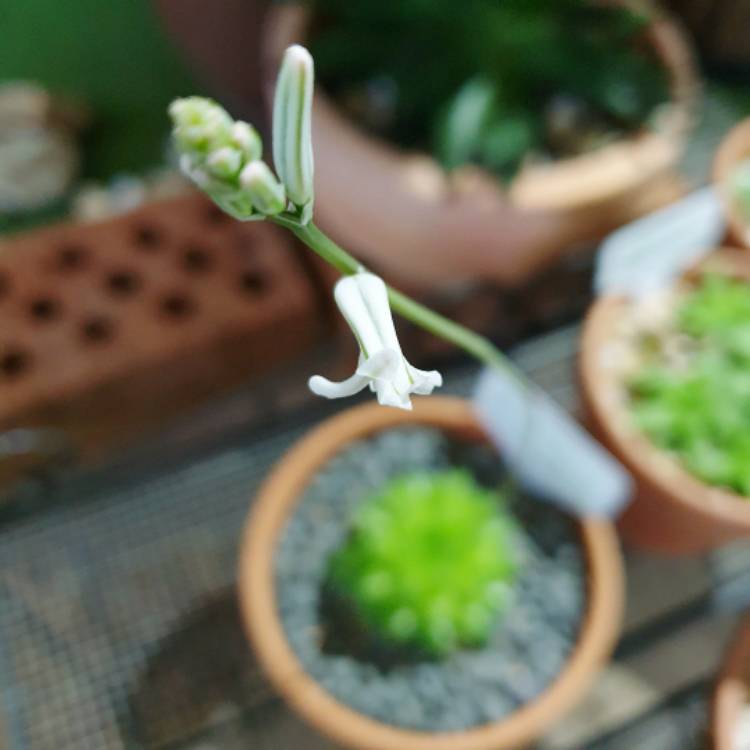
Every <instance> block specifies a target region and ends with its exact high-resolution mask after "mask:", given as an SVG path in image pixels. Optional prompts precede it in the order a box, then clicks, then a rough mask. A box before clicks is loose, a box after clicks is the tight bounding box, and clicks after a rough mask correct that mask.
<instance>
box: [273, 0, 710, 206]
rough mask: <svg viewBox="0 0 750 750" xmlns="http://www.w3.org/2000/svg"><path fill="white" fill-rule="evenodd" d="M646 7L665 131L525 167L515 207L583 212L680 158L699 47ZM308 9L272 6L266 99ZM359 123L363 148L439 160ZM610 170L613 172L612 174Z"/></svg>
mask: <svg viewBox="0 0 750 750" xmlns="http://www.w3.org/2000/svg"><path fill="white" fill-rule="evenodd" d="M615 1H616V2H618V3H620V4H623V5H633V6H636V7H639V6H641V5H642V3H641V2H639V1H638V0H615ZM648 4H649V6H650V8H651V10H652V12H653V17H652V18H651V19H650V20H649V23H648V24H647V27H646V33H647V35H648V38H649V40H650V42H651V44H652V46H653V47H654V48H655V49H656V52H657V55H658V57H659V59H660V61H661V63H662V64H663V66H664V68H665V69H666V70H667V72H668V74H669V94H670V95H669V99H668V100H667V101H666V102H665V105H666V106H669V107H670V108H671V111H670V113H669V114H670V117H669V118H668V119H669V124H668V127H665V128H664V130H663V131H657V130H653V129H650V128H648V127H644V128H643V130H642V131H640V132H636V133H634V134H631V135H629V136H627V137H624V138H619V139H617V140H616V141H614V142H613V143H611V144H609V145H607V146H603V147H602V148H600V149H597V150H595V151H593V152H590V153H584V154H580V155H576V156H570V157H565V158H562V159H558V160H555V161H553V162H552V163H551V164H539V165H533V166H529V167H527V168H526V169H523V170H521V171H520V172H518V173H517V174H516V176H515V177H514V178H513V180H511V182H510V184H509V185H508V187H507V196H508V197H509V198H510V200H511V202H512V204H513V205H514V206H515V207H516V208H517V209H518V210H520V211H526V210H528V211H561V210H562V211H568V210H569V211H578V210H584V211H585V210H588V209H591V208H594V207H597V206H600V205H606V204H608V203H609V202H610V201H612V200H617V199H620V198H622V197H624V196H625V195H628V194H630V193H631V192H633V191H637V190H639V189H640V188H641V187H642V186H643V185H645V184H646V183H647V182H648V181H649V180H650V179H651V178H653V177H655V176H657V175H658V174H660V173H661V172H663V171H664V170H665V169H667V168H668V167H669V166H670V165H672V164H674V163H675V162H676V160H677V159H678V158H679V153H681V151H682V149H683V148H684V145H685V143H686V141H687V137H688V135H689V133H690V131H691V130H692V128H693V126H694V123H695V111H696V108H697V105H698V102H699V99H700V92H701V89H702V84H701V82H700V79H699V76H698V68H697V63H696V55H695V52H694V50H693V47H692V46H691V44H690V42H689V38H688V35H687V33H686V32H685V31H684V30H683V26H682V24H681V22H680V21H678V20H677V19H676V18H675V17H674V16H672V15H671V14H669V13H667V12H666V11H664V10H663V9H662V8H661V7H659V6H658V5H657V4H656V3H654V2H653V1H652V0H648ZM308 12H309V11H308V10H307V7H306V6H305V5H304V4H303V3H302V2H300V0H290V1H289V2H285V3H280V4H275V5H273V6H271V7H270V8H269V10H268V14H267V17H266V19H265V27H266V33H265V34H264V35H263V38H262V44H263V47H264V50H263V58H264V61H265V63H264V70H265V77H266V84H267V85H266V87H265V88H266V92H267V99H268V102H270V101H271V99H272V97H271V93H272V91H273V81H274V80H275V71H276V66H277V64H278V60H279V59H280V57H281V52H282V50H283V47H285V46H286V45H287V44H288V43H290V42H292V41H295V40H296V41H302V40H303V39H304V36H305V34H302V33H297V32H298V31H299V30H301V29H304V27H305V24H306V18H307V14H308ZM269 40H270V41H269ZM316 101H317V102H318V106H321V107H324V108H325V109H326V110H327V116H328V118H329V119H330V121H331V123H332V124H334V125H336V126H337V127H339V128H341V127H343V126H344V122H348V118H347V117H346V116H345V115H344V114H343V113H342V112H341V111H340V109H339V107H338V106H337V105H336V104H335V103H334V102H333V101H331V100H330V99H329V98H328V96H327V94H326V93H325V92H322V93H321V92H316ZM313 114H314V113H313ZM354 128H355V130H356V132H357V134H358V137H359V139H360V141H361V143H362V145H363V146H364V144H367V143H377V144H379V145H380V147H381V148H382V149H383V150H384V151H385V152H387V153H388V154H389V155H390V156H400V157H401V158H402V160H403V161H404V163H405V165H406V164H407V163H408V160H409V159H410V157H416V158H420V159H427V160H429V161H430V162H432V163H434V164H435V165H437V162H436V161H435V159H434V157H432V156H431V155H430V154H429V153H428V152H425V151H416V152H412V151H405V150H402V149H401V148H399V147H398V146H396V145H395V144H393V143H391V142H389V141H386V140H383V139H379V138H376V137H374V136H371V135H370V134H368V133H365V132H364V131H363V129H362V128H361V127H360V126H359V124H356V125H355V126H354ZM472 169H476V170H478V171H479V172H480V173H482V174H484V175H486V176H489V177H490V178H491V179H492V180H493V181H495V182H496V183H497V184H498V186H499V184H500V183H499V182H497V178H496V177H495V176H494V175H493V174H492V173H491V172H489V171H487V170H484V169H482V168H474V167H472ZM581 170H585V171H584V174H585V173H586V172H588V173H589V174H588V176H587V179H586V180H585V182H587V183H588V182H591V186H590V187H588V188H587V187H586V186H585V185H584V186H581V184H580V183H581V180H580V177H579V175H580V173H581ZM441 171H442V169H441ZM460 171H461V170H457V172H460ZM613 173H614V174H615V175H616V177H614V178H613ZM555 181H556V182H558V185H556V186H555V187H554V189H553V190H552V192H550V191H549V186H550V184H551V183H552V182H555ZM576 183H577V185H576ZM402 189H403V188H402Z"/></svg>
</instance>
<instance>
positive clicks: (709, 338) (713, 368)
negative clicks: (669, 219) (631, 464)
mask: <svg viewBox="0 0 750 750" xmlns="http://www.w3.org/2000/svg"><path fill="white" fill-rule="evenodd" d="M677 326H678V331H679V332H680V333H681V334H682V335H683V336H685V337H687V338H686V340H685V341H684V342H683V348H684V349H685V351H686V352H687V364H685V363H684V362H680V363H678V364H674V363H670V362H668V361H667V358H666V357H665V355H664V354H663V352H662V353H659V352H657V353H656V354H655V357H654V361H653V362H652V363H651V364H649V365H648V366H647V367H646V368H645V369H644V370H643V371H642V372H641V373H640V374H639V375H638V376H637V377H636V378H635V379H634V380H633V382H632V383H631V388H630V390H631V395H632V405H633V410H634V414H635V419H636V422H637V424H638V425H639V427H640V428H641V429H642V430H643V431H644V432H645V433H646V434H647V435H648V436H649V437H650V438H651V439H652V440H653V441H654V443H656V444H657V445H659V446H660V447H662V448H664V449H666V450H668V451H671V452H673V453H674V454H675V455H676V456H677V458H678V459H679V460H680V461H681V462H682V464H683V465H684V466H685V467H686V468H687V469H688V470H689V471H690V472H692V473H693V474H695V475H696V476H697V477H699V478H700V479H702V480H703V481H705V482H707V483H708V484H711V485H715V486H719V487H725V488H728V489H731V490H733V491H735V492H737V493H739V494H742V495H750V285H748V284H747V283H745V282H741V281H736V280H733V279H729V278H726V277H722V276H717V275H709V276H706V277H704V278H703V279H702V281H701V283H700V284H699V286H698V288H697V289H696V290H695V292H693V293H692V294H691V295H690V296H689V297H688V298H687V299H686V300H685V302H684V303H683V304H682V306H681V307H680V308H679V310H678V311H677Z"/></svg>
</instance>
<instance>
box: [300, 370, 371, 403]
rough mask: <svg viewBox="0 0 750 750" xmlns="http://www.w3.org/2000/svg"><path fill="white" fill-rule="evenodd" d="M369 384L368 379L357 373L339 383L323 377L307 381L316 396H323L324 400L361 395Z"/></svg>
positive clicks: (314, 376) (319, 376)
mask: <svg viewBox="0 0 750 750" xmlns="http://www.w3.org/2000/svg"><path fill="white" fill-rule="evenodd" d="M369 382H370V381H369V380H368V378H366V377H364V376H362V375H360V374H359V373H356V372H355V373H354V375H352V376H351V377H350V378H347V379H346V380H342V381H341V382H339V383H336V382H334V381H333V380H328V378H324V377H323V376H322V375H313V376H312V377H311V378H310V379H309V380H308V381H307V387H308V388H309V389H310V390H311V391H312V392H313V393H314V394H315V395H316V396H322V397H323V398H346V397H347V396H353V395H354V394H355V393H359V392H360V391H361V390H362V389H363V388H365V387H367V384H368V383H369Z"/></svg>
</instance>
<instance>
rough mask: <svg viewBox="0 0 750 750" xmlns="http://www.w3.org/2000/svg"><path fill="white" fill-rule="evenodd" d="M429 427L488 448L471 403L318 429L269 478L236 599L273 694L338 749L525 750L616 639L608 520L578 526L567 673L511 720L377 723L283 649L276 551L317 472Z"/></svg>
mask: <svg viewBox="0 0 750 750" xmlns="http://www.w3.org/2000/svg"><path fill="white" fill-rule="evenodd" d="M409 424H418V425H427V426H433V427H436V428H438V429H441V430H444V431H446V432H448V433H451V434H454V435H456V436H459V437H464V438H468V439H471V440H476V439H480V440H482V439H486V438H485V436H484V432H483V431H482V429H481V427H480V426H479V424H478V422H477V421H476V418H475V416H474V413H473V411H472V408H471V406H470V404H469V402H467V401H465V400H463V399H458V398H449V397H434V396H433V397H429V398H421V399H415V409H414V411H413V412H404V411H401V410H396V409H388V408H384V407H381V406H378V405H377V404H375V403H370V404H366V405H362V406H357V407H354V408H352V409H349V410H347V411H345V412H344V413H342V414H340V415H338V416H335V417H333V418H331V419H329V420H327V421H325V422H324V423H323V424H321V425H320V426H318V427H317V428H316V429H315V430H313V431H312V432H311V433H310V434H308V435H307V436H306V437H305V438H303V439H302V440H300V441H299V442H298V443H297V444H296V445H295V446H294V447H293V448H292V449H291V451H290V452H289V453H288V454H287V455H286V456H285V457H284V458H283V459H282V461H281V462H280V463H279V464H278V465H277V467H276V468H275V469H274V471H273V472H272V474H271V475H270V476H269V477H268V479H267V480H266V482H265V483H264V485H263V486H262V487H261V489H260V492H259V494H258V496H257V499H256V501H255V505H254V507H253V509H252V512H251V514H250V517H249V519H248V522H247V525H246V527H245V530H244V535H243V539H242V547H241V553H240V561H239V596H240V605H241V610H242V613H243V619H244V622H245V627H246V630H247V633H248V635H249V637H250V640H251V642H252V644H253V646H254V649H255V652H256V655H257V658H258V661H259V663H260V665H261V667H262V668H263V670H264V671H265V673H266V675H267V676H268V677H269V679H270V681H271V682H272V684H273V685H274V686H275V688H276V689H277V690H278V691H279V693H281V695H282V696H283V697H284V698H285V699H286V700H287V702H288V703H289V704H291V705H292V706H293V707H294V708H295V709H296V711H298V712H299V713H300V714H301V715H302V716H303V717H304V718H305V720H306V721H307V722H308V723H310V724H311V725H313V726H314V727H316V728H317V729H318V730H319V731H320V732H321V733H322V734H324V735H326V736H327V737H329V738H330V739H332V740H333V741H334V742H337V743H340V744H342V745H344V746H346V747H351V748H357V750H486V749H487V748H493V749H495V750H497V749H499V748H516V747H521V746H524V745H526V744H527V743H528V742H530V741H531V740H532V739H533V738H534V737H536V736H537V735H538V734H539V733H541V732H542V731H543V730H544V728H545V727H547V726H548V725H549V724H550V723H552V722H553V721H554V720H555V719H557V718H558V717H559V716H561V715H562V714H563V713H564V712H565V711H566V710H568V709H569V708H570V707H571V706H572V705H573V704H574V703H575V702H576V700H577V699H578V698H579V697H580V696H581V695H582V694H583V693H584V691H585V690H586V688H588V686H589V684H590V682H591V681H592V679H593V677H594V675H595V673H596V671H597V668H598V667H599V666H601V665H602V664H603V663H604V662H605V660H606V658H607V656H608V655H609V653H610V652H611V650H612V648H613V645H614V643H615V640H616V638H617V635H618V631H619V625H620V621H621V618H622V612H623V602H624V574H623V569H622V559H621V556H620V552H619V545H618V542H617V537H616V535H615V532H614V530H613V527H612V525H611V524H610V523H609V522H608V521H603V520H592V519H584V520H580V521H578V525H579V530H580V534H581V542H582V544H583V546H584V548H585V552H586V558H587V568H588V572H589V573H588V582H587V586H588V607H587V612H586V615H585V617H584V620H583V623H582V625H581V629H580V632H579V636H578V641H577V643H576V646H575V647H574V649H573V652H572V653H571V655H570V657H569V659H568V661H567V662H566V664H565V667H564V668H563V669H562V671H561V672H560V673H559V675H558V676H557V678H556V679H555V680H554V682H553V683H552V684H551V685H550V686H548V687H547V688H546V689H545V690H544V691H543V692H542V693H541V694H540V696H538V697H537V698H536V699H535V700H534V701H532V702H531V703H529V704H527V705H526V706H524V707H522V708H521V709H519V710H517V711H516V712H514V713H513V714H511V715H510V717H509V718H507V719H506V720H503V721H500V722H497V723H493V724H487V725H483V726H481V727H478V728H476V729H471V730H467V731H463V732H446V733H430V732H418V731H411V730H405V729H399V728H396V727H392V726H388V725H386V724H383V723H380V722H378V721H377V720H375V719H372V718H369V717H367V716H365V715H363V714H360V713H358V712H356V711H355V710H354V709H352V708H349V707H348V706H346V705H344V704H342V703H340V702H338V701H337V700H336V699H335V698H333V696H331V695H330V694H329V693H327V692H326V691H325V690H324V689H323V688H322V687H320V686H319V685H318V684H317V683H316V682H315V681H314V679H313V678H312V677H310V676H309V675H307V673H306V672H305V671H304V669H303V667H302V665H301V664H300V662H299V661H298V659H297V657H296V655H295V654H294V652H293V650H292V648H291V647H290V645H289V643H288V642H287V639H286V635H285V633H284V629H283V626H282V623H281V620H280V618H279V615H278V613H277V609H276V595H275V575H274V564H273V560H274V551H275V548H276V543H277V539H278V537H279V535H280V533H281V531H282V529H283V527H284V524H285V522H286V519H287V518H288V517H289V515H290V514H291V513H292V511H293V509H294V507H295V506H296V504H297V502H298V501H299V498H300V496H301V494H302V492H303V490H304V488H305V487H306V486H307V485H308V483H309V480H310V478H311V477H312V476H313V475H314V474H315V473H316V472H317V470H318V469H319V468H320V467H321V466H322V465H324V464H325V463H326V462H327V461H328V460H329V459H330V458H331V457H332V456H334V455H335V454H336V453H337V452H338V451H339V450H340V449H341V448H342V447H344V446H346V445H348V444H349V443H350V442H351V441H353V440H358V439H361V438H364V437H367V436H370V435H372V434H374V433H377V432H380V431H383V430H387V429H390V428H394V427H398V426H402V425H409Z"/></svg>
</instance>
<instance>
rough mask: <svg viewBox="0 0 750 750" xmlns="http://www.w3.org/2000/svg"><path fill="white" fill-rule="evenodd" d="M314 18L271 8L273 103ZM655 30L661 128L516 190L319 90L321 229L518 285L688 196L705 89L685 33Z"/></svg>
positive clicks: (455, 273)
mask: <svg viewBox="0 0 750 750" xmlns="http://www.w3.org/2000/svg"><path fill="white" fill-rule="evenodd" d="M307 18H308V16H307V12H306V11H305V10H304V9H303V8H302V7H301V6H299V5H282V6H274V7H273V8H271V9H270V10H269V13H268V16H267V24H266V31H265V33H264V36H263V44H264V51H263V55H262V57H263V69H264V76H265V80H266V84H267V91H268V100H269V102H270V100H271V95H272V92H273V84H274V81H275V77H276V72H277V69H278V62H279V59H280V56H281V54H282V52H283V50H284V49H285V48H286V47H287V46H288V45H289V44H291V43H293V42H304V40H305V36H306V26H307ZM647 33H648V36H649V38H650V40H651V42H652V44H653V45H654V48H655V50H656V51H657V53H658V55H659V57H660V58H661V60H662V61H663V62H664V65H665V66H666V67H667V69H668V71H669V75H670V80H671V93H672V101H671V104H670V105H668V107H667V111H665V112H664V113H663V115H664V116H663V117H662V118H661V126H660V128H661V129H660V132H658V133H657V132H647V133H645V134H643V135H639V136H634V137H632V138H630V139H627V140H623V141H620V142H617V143H615V144H613V145H611V146H607V147H605V148H602V149H600V150H598V151H596V152H594V153H591V154H586V155H583V156H579V157H575V158H570V159H565V160H561V161H558V162H555V163H553V164H551V165H540V166H530V167H527V168H524V169H523V170H522V172H521V173H520V174H519V175H518V176H517V177H516V179H515V180H514V181H513V183H512V184H511V186H510V188H509V190H508V192H507V193H503V191H502V189H501V186H500V185H499V183H498V181H497V180H496V178H495V177H494V176H492V175H490V174H489V173H487V172H484V171H482V170H480V169H476V168H464V169H462V170H458V171H457V172H455V173H453V175H452V176H451V177H448V176H446V175H445V173H444V172H443V171H442V169H441V168H440V167H439V166H438V164H437V163H436V162H435V161H434V160H433V159H432V158H431V157H428V156H426V155H412V154H404V153H401V152H399V151H398V150H397V149H396V148H394V147H393V146H391V145H389V144H386V143H384V142H380V141H377V140H375V139H373V138H371V137H369V136H368V135H366V134H365V133H364V132H363V131H361V130H360V129H358V128H357V127H356V126H355V125H354V124H352V123H350V122H349V121H348V120H347V119H346V118H345V117H344V116H343V115H342V114H341V113H340V112H339V111H338V109H337V108H336V107H335V105H334V104H333V103H332V102H331V101H330V100H329V99H328V98H327V97H326V96H325V95H324V94H323V93H321V92H320V91H319V92H318V93H317V95H316V99H315V108H314V113H313V138H314V144H315V154H316V217H317V220H318V222H319V223H320V224H321V225H322V226H323V227H324V228H325V229H326V230H328V231H329V232H330V233H331V234H332V236H333V237H334V238H335V239H337V240H338V241H340V242H341V243H343V244H344V245H346V246H349V247H351V248H352V249H355V250H357V251H358V252H359V253H360V254H362V255H363V256H364V258H365V259H366V260H367V261H368V262H370V263H373V264H375V265H378V264H380V266H381V267H382V268H383V270H384V271H386V272H392V273H393V275H394V276H396V277H397V278H400V279H403V280H405V281H412V282H417V283H421V284H429V283H431V282H444V281H446V280H457V279H467V278H477V277H482V278H490V279H494V280H496V281H499V282H501V283H505V284H514V283H520V282H522V281H524V280H526V279H527V278H528V277H529V276H531V275H533V274H534V273H536V272H537V271H538V270H540V269H541V268H543V267H545V266H547V265H549V264H550V263H552V262H553V261H554V260H555V258H556V257H557V256H559V255H560V254H561V253H562V252H564V251H565V250H566V249H568V248H570V247H571V246H575V245H580V244H581V243H583V242H589V241H592V240H596V239H598V238H600V237H602V236H603V235H604V234H606V233H607V232H608V231H610V230H611V229H613V228H614V227H616V226H618V225H620V224H622V223H625V222H627V221H629V220H631V219H633V218H635V217H636V216H638V215H641V214H643V213H647V212H649V211H651V210H654V209H655V208H657V207H659V206H661V205H664V204H665V203H668V202H670V201H671V200H674V199H675V197H677V195H679V193H680V191H681V189H682V186H681V183H680V182H679V181H678V180H677V178H676V174H675V172H674V167H675V164H676V163H677V161H678V159H679V158H680V156H681V154H682V151H683V149H684V145H685V140H686V136H687V134H688V131H689V129H690V124H691V120H692V117H691V113H692V109H693V106H694V103H695V99H696V93H697V89H698V83H697V79H696V74H695V70H694V66H693V59H692V54H691V50H690V47H689V44H688V42H687V40H686V39H685V37H684V36H683V34H682V32H681V30H680V29H679V27H678V26H676V25H675V24H674V23H673V22H672V21H671V20H669V19H668V18H667V17H666V16H663V15H661V14H659V15H658V16H657V18H656V19H655V20H654V21H653V22H652V23H651V24H650V26H649V28H648V32H647ZM425 259H430V262H425Z"/></svg>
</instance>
